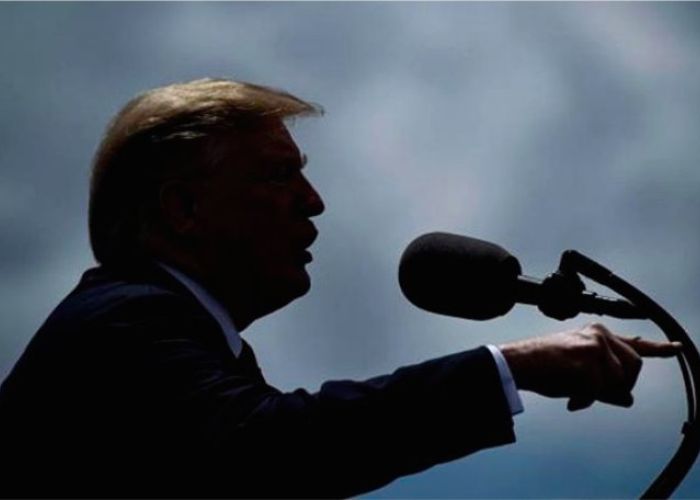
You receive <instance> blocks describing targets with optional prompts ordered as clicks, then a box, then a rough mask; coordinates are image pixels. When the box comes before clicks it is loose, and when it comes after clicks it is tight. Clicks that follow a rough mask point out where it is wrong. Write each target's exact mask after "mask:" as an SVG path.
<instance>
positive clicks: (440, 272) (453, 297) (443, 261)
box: [399, 232, 647, 320]
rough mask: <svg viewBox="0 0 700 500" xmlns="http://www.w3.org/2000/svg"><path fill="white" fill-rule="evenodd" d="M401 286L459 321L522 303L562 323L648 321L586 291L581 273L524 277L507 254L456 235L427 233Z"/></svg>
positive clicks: (408, 261)
mask: <svg viewBox="0 0 700 500" xmlns="http://www.w3.org/2000/svg"><path fill="white" fill-rule="evenodd" d="M399 285H400V286H401V290H402V291H403V294H404V295H405V296H406V298H407V299H408V300H409V301H410V302H411V303H413V304H414V305H415V306H417V307H419V308H421V309H425V310H427V311H430V312H434V313H438V314H445V315H448V316H456V317H459V318H467V319H475V320H487V319H491V318H495V317H498V316H503V315H504V314H506V313H508V312H509V311H510V310H511V309H512V308H513V306H514V305H515V303H516V302H520V303H523V304H531V305H536V306H538V308H539V309H540V311H542V313H544V314H545V315H547V316H549V317H552V318H556V319H560V320H561V319H568V318H573V317H574V316H576V315H577V314H579V313H592V314H599V315H606V316H613V317H616V318H625V319H642V318H646V317H647V316H646V315H645V314H643V313H642V312H641V311H640V310H639V309H638V308H637V307H636V306H634V305H633V304H632V303H630V302H627V301H626V300H620V299H614V298H610V297H604V296H601V295H598V294H596V293H594V292H590V291H586V290H585V286H584V284H583V282H582V281H581V279H580V278H579V277H578V275H576V274H575V273H573V274H571V273H564V272H562V270H559V271H557V272H555V273H554V274H552V275H550V276H549V277H548V278H546V279H545V280H544V281H541V280H538V279H536V278H532V277H529V276H523V275H522V269H521V267H520V263H519V262H518V259H516V258H515V257H514V256H513V255H511V254H510V253H509V252H508V251H507V250H505V249H503V248H501V247H500V246H498V245H496V244H494V243H489V242H488V241H483V240H479V239H476V238H470V237H467V236H460V235H456V234H450V233H441V232H435V233H428V234H424V235H423V236H420V237H418V238H416V239H415V240H413V242H411V243H410V244H409V245H408V247H406V250H404V252H403V255H402V256H401V262H400V264H399Z"/></svg>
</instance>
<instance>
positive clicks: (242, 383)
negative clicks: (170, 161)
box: [0, 265, 514, 497]
mask: <svg viewBox="0 0 700 500" xmlns="http://www.w3.org/2000/svg"><path fill="white" fill-rule="evenodd" d="M280 348H282V347H280ZM512 426H513V422H512V418H511V416H510V412H509V410H508V406H507V403H506V401H505V398H504V396H503V391H502V388H501V384H500V380H499V376H498V372H497V369H496V366H495V363H494V361H493V359H492V356H491V354H490V353H489V352H488V350H487V349H486V348H485V347H481V348H478V349H475V350H472V351H466V352H461V353H458V354H453V355H450V356H445V357H442V358H439V359H433V360H431V361H427V362H424V363H421V364H417V365H413V366H406V367H403V368H400V369H399V370H397V371H396V372H394V373H393V374H391V375H385V376H381V377H376V378H373V379H370V380H367V381H364V382H354V381H334V382H327V383H325V384H323V386H322V387H321V389H320V390H319V391H318V392H317V393H315V394H311V393H309V392H307V391H305V390H302V389H299V390H297V391H294V392H288V393H284V392H281V391H279V390H278V389H275V388H274V387H271V386H270V385H268V384H267V383H266V382H265V379H264V377H263V375H262V373H261V371H260V369H259V368H258V365H257V362H256V360H255V356H254V355H253V352H252V350H251V349H250V346H248V345H247V344H246V345H245V348H244V351H243V353H242V354H241V356H240V357H239V358H236V357H235V356H234V355H233V354H232V352H231V351H230V349H229V347H228V345H227V343H226V340H225V337H224V335H223V333H222V332H221V330H220V328H219V325H218V324H217V323H216V321H215V320H214V319H213V318H212V317H211V316H210V315H209V314H208V313H207V311H206V310H205V309H204V308H203V307H202V306H201V305H200V304H199V302H198V301H197V299H196V298H195V297H194V296H193V295H191V293H190V292H189V291H188V290H187V289H186V288H185V287H184V286H182V285H181V284H180V283H179V282H178V281H176V280H175V279H174V278H173V277H171V276H170V275H169V274H167V273H166V272H165V271H163V270H162V269H160V268H158V267H157V266H152V265H143V266H141V267H138V268H134V269H132V270H131V271H129V272H123V271H122V272H117V271H114V270H109V269H105V268H95V269H91V270H89V271H87V272H86V273H85V275H84V276H83V278H82V280H81V282H80V284H79V285H78V286H77V288H76V289H75V290H74V291H73V292H71V293H70V295H68V297H67V298H66V299H65V300H64V301H63V302H62V303H61V304H60V305H59V306H58V307H57V308H56V310H55V311H54V312H53V313H52V314H51V315H50V316H49V318H48V319H47V320H46V322H45V323H44V325H43V326H42V327H41V329H40V330H39V331H38V332H37V333H36V334H35V336H34V337H33V338H32V340H31V342H30V343H29V345H28V347H27V349H26V350H25V352H24V354H23V355H22V357H21V358H20V360H19V361H18V362H17V364H16V365H15V367H14V369H13V371H12V372H11V373H10V375H9V376H8V377H7V379H6V380H5V381H4V383H3V384H2V387H1V388H0V438H1V439H2V442H1V444H0V446H1V447H2V448H1V449H0V456H2V460H3V461H4V462H6V463H5V464H4V467H3V468H2V469H0V493H2V495H4V496H50V497H56V496H67V497H76V496H95V497H104V496H140V497H143V496H168V497H172V496H187V497H190V496H191V497H202V496H231V497H240V496H246V497H251V496H258V497H259V496H265V497H318V496H324V497H336V496H352V495H357V494H360V493H363V492H367V491H371V490H373V489H375V488H378V487H380V486H383V485H385V484H387V483H388V482H390V481H392V480H393V479H395V478H397V477H400V476H403V475H406V474H411V473H415V472H418V471H421V470H424V469H426V468H428V467H430V466H432V465H435V464H438V463H441V462H445V461H448V460H453V459H456V458H458V457H462V456H464V455H466V454H468V453H471V452H474V451H476V450H479V449H482V448H486V447H490V446H496V445H500V444H505V443H509V442H512V441H514V436H513V430H512Z"/></svg>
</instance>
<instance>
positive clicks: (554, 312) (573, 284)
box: [539, 250, 700, 499]
mask: <svg viewBox="0 0 700 500" xmlns="http://www.w3.org/2000/svg"><path fill="white" fill-rule="evenodd" d="M579 275H581V276H584V277H586V278H589V279H591V280H592V281H595V282H597V283H599V284H601V285H603V286H606V287H608V288H610V289H611V290H612V291H614V292H615V293H617V294H619V295H620V296H621V297H623V298H624V299H626V300H617V299H608V298H605V300H606V301H607V300H609V301H610V304H611V309H610V311H608V312H606V313H605V314H606V315H610V316H615V317H618V318H629V319H649V320H651V321H652V322H653V323H654V324H656V326H658V327H659V328H660V329H661V331H662V332H663V333H664V335H666V337H667V338H668V339H669V340H671V341H675V342H680V343H681V344H682V346H683V348H682V351H681V352H680V353H679V354H678V363H679V365H680V369H681V373H682V375H683V382H684V384H685V389H686V397H687V404H688V418H687V420H686V422H685V423H684V424H683V427H682V434H683V438H682V440H681V443H680V445H679V447H678V450H677V451H676V453H675V454H674V455H673V457H672V458H671V460H670V461H669V463H668V464H667V465H666V467H664V469H663V470H662V471H661V473H660V474H659V475H658V476H657V477H656V479H655V480H654V481H653V483H652V484H651V485H650V486H649V487H648V488H647V490H646V491H645V492H644V493H643V494H642V496H641V498H645V499H646V498H668V497H669V496H670V495H671V494H672V493H673V492H674V491H675V489H676V488H677V487H678V485H679V484H680V483H681V482H682V481H683V479H684V478H685V476H686V474H687V473H688V471H689V470H690V468H691V467H692V465H693V463H695V460H696V459H697V456H698V453H699V452H700V421H699V420H698V418H697V417H698V390H699V388H700V353H698V349H697V347H696V346H695V344H694V343H693V341H692V340H691V339H690V337H689V336H688V334H687V333H686V331H685V330H684V329H683V327H682V326H681V325H680V324H679V323H678V322H677V321H676V320H675V319H674V318H673V317H672V316H671V315H670V314H669V313H668V312H667V311H666V310H665V309H663V308H662V307H661V306H660V305H659V304H657V303H656V302H655V301H654V300H652V299H651V298H650V297H649V296H648V295H646V294H644V293H643V292H642V291H640V290H639V289H638V288H636V287H634V286H633V285H631V284H630V283H629V282H627V281H625V280H624V279H622V278H620V277H619V276H617V275H615V274H614V273H613V272H612V271H610V270H609V269H607V268H605V267H603V266H602V265H600V264H598V263H597V262H595V261H594V260H592V259H591V258H589V257H586V256H585V255H583V254H581V253H579V252H577V251H575V250H567V251H565V252H564V253H563V254H562V256H561V260H560V263H559V269H558V270H557V271H556V272H554V273H552V274H551V275H549V276H548V277H547V278H546V279H545V280H544V281H543V282H542V287H541V289H542V293H543V294H544V295H545V296H546V297H547V299H548V300H544V301H540V306H539V308H540V311H542V313H544V314H545V315H547V316H549V317H552V318H556V319H560V320H563V319H569V318H573V317H574V316H576V315H577V314H578V313H579V312H581V311H584V312H585V310H586V308H585V304H583V303H584V302H585V301H586V300H588V299H586V297H592V296H596V297H598V299H600V298H601V297H599V296H597V295H596V294H593V293H591V292H586V291H585V286H584V284H583V281H582V280H581V278H580V276H579ZM582 305H583V307H582ZM625 315H626V316H625Z"/></svg>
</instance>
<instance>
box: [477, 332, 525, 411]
mask: <svg viewBox="0 0 700 500" xmlns="http://www.w3.org/2000/svg"><path fill="white" fill-rule="evenodd" d="M486 347H487V348H488V350H489V351H491V355H493V359H494V360H495V361H496V366H497V367H498V375H500V377H501V385H503V393H504V394H505V396H506V400H507V401H508V406H510V413H511V415H517V414H518V413H522V412H523V411H524V410H525V409H524V408H523V402H522V401H521V399H520V394H518V388H517V387H515V380H513V374H512V373H511V372H510V368H509V367H508V362H507V361H506V358H505V357H504V356H503V353H501V350H500V349H499V348H498V347H496V346H494V345H487V346H486Z"/></svg>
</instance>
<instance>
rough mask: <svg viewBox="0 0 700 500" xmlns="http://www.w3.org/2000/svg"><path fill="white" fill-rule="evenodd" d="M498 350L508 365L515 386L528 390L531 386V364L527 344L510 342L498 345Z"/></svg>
mask: <svg viewBox="0 0 700 500" xmlns="http://www.w3.org/2000/svg"><path fill="white" fill-rule="evenodd" d="M498 349H499V350H500V351H501V354H503V357H504V358H505V360H506V362H507V363H508V368H510V371H511V373H512V375H513V381H514V382H515V386H516V387H517V388H518V389H524V390H529V389H530V386H531V384H530V380H529V373H530V371H531V370H530V369H529V365H530V364H531V363H532V358H531V356H530V355H529V354H528V352H529V351H530V349H529V348H528V346H527V344H526V343H525V342H512V343H509V344H502V345H499V346H498Z"/></svg>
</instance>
